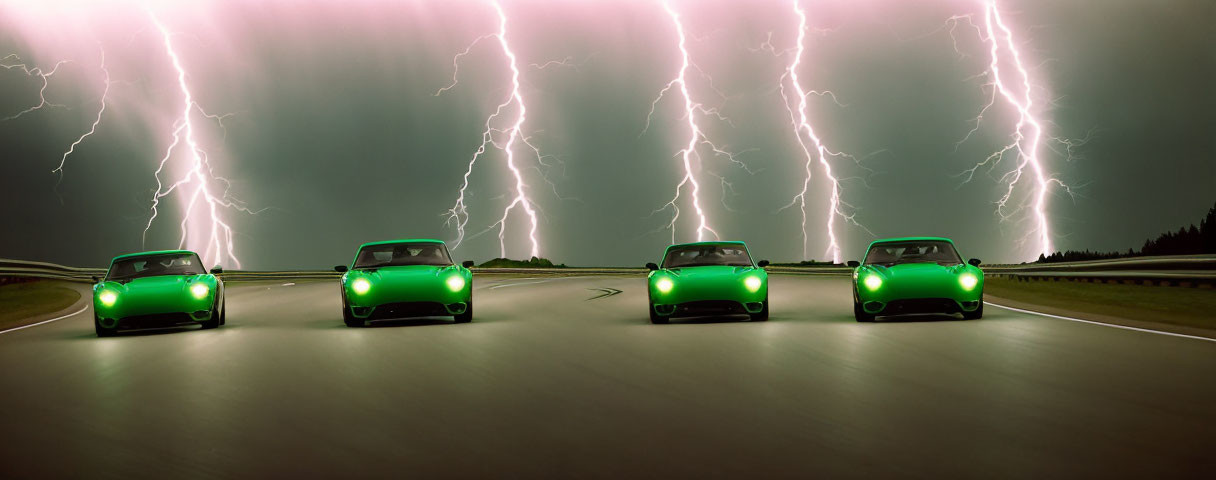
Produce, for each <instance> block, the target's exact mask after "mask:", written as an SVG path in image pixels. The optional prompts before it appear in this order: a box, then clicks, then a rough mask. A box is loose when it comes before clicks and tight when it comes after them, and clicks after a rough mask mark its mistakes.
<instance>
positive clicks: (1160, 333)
mask: <svg viewBox="0 0 1216 480" xmlns="http://www.w3.org/2000/svg"><path fill="white" fill-rule="evenodd" d="M984 303H985V304H987V305H992V306H994V307H997V308H1003V309H1005V310H1013V311H1015V312H1021V313H1029V314H1031V315H1039V316H1043V317H1051V318H1057V319H1060V320H1068V321H1072V322H1081V323H1088V324H1091V325H1101V326H1103V327H1111V328H1122V329H1124V330H1135V331H1137V332H1146V333H1156V334H1158V335H1169V336H1171V337H1182V338H1193V339H1195V340H1203V341H1207V342H1216V338H1208V337H1197V336H1195V335H1183V334H1181V333H1173V332H1163V331H1161V330H1150V329H1147V328H1137V327H1129V326H1127V325H1116V324H1113V323H1102V322H1095V321H1093V320H1081V319H1079V318H1072V317H1064V316H1060V315H1052V314H1050V313H1043V312H1036V311H1033V310H1023V309H1020V308H1013V307H1006V306H1004V305H997V304H995V303H992V302H984Z"/></svg>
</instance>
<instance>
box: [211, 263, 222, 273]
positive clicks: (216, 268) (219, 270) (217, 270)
mask: <svg viewBox="0 0 1216 480" xmlns="http://www.w3.org/2000/svg"><path fill="white" fill-rule="evenodd" d="M221 273H224V267H221V266H219V265H216V266H214V267H211V274H212V275H219V274H221Z"/></svg>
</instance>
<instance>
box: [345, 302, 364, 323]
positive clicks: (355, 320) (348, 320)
mask: <svg viewBox="0 0 1216 480" xmlns="http://www.w3.org/2000/svg"><path fill="white" fill-rule="evenodd" d="M342 322H343V323H345V324H346V326H348V327H351V328H359V327H362V326H363V320H360V319H358V318H355V316H354V315H351V314H350V306H349V305H347V304H346V299H345V298H343V299H342Z"/></svg>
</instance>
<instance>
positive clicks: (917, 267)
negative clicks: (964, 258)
mask: <svg viewBox="0 0 1216 480" xmlns="http://www.w3.org/2000/svg"><path fill="white" fill-rule="evenodd" d="M863 270H869V271H871V272H874V273H877V274H879V275H880V276H882V277H883V279H884V280H895V281H898V280H901V279H908V280H924V279H927V278H935V277H955V276H957V275H959V274H961V273H963V272H965V271H967V265H966V264H962V263H959V264H955V265H939V264H936V263H902V264H899V265H892V266H890V267H887V266H883V265H868V266H866V267H864V268H863Z"/></svg>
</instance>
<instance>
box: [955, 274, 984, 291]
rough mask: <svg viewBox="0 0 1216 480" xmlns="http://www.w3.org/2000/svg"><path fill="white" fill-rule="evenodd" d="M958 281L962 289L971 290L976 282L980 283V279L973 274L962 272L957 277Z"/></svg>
mask: <svg viewBox="0 0 1216 480" xmlns="http://www.w3.org/2000/svg"><path fill="white" fill-rule="evenodd" d="M958 283H959V285H962V286H963V289H965V290H971V289H973V288H975V285H976V284H977V283H980V279H978V278H976V277H975V275H974V274H970V273H964V274H962V275H960V276H959V277H958Z"/></svg>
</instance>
